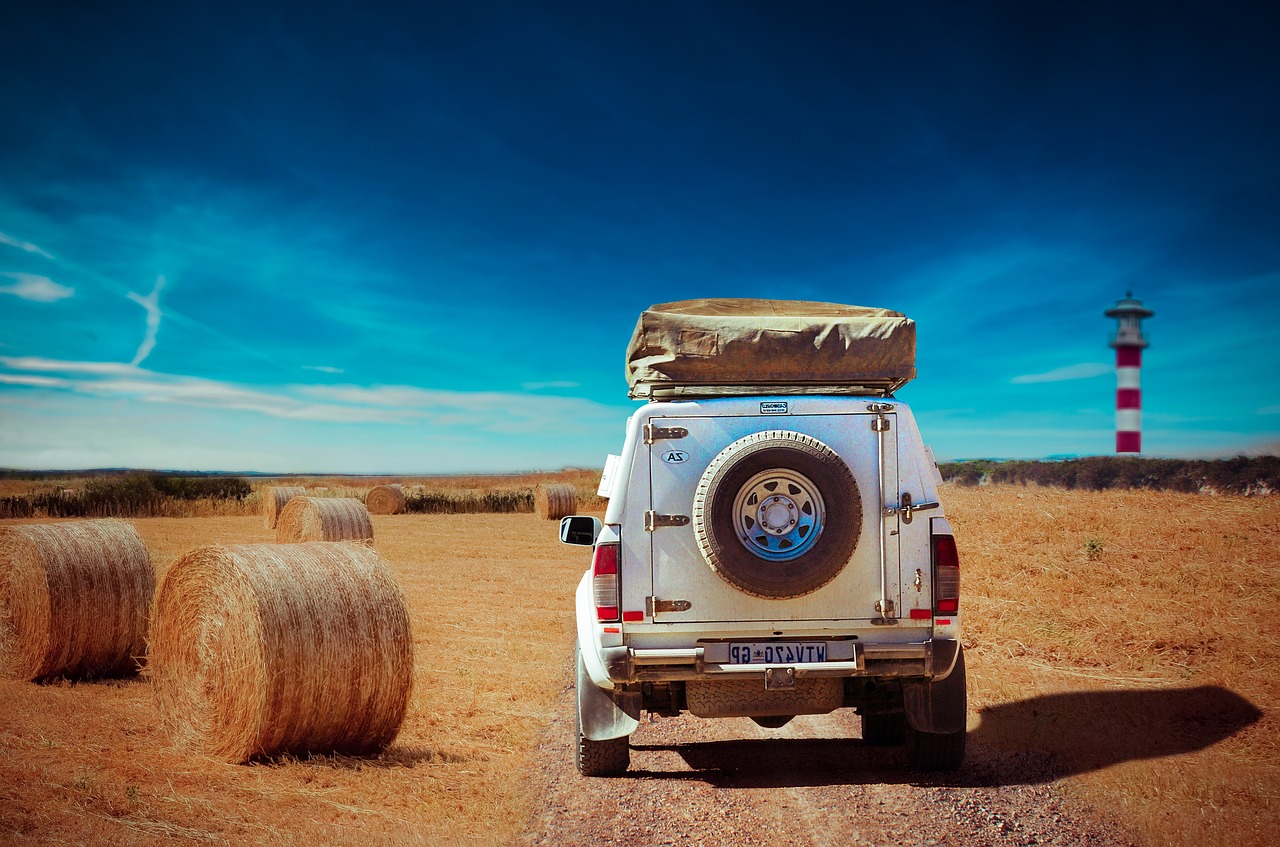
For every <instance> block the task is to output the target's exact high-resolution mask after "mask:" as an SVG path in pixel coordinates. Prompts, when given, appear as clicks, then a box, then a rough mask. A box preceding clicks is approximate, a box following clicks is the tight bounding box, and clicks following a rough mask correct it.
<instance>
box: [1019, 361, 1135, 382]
mask: <svg viewBox="0 0 1280 847" xmlns="http://www.w3.org/2000/svg"><path fill="white" fill-rule="evenodd" d="M1111 371H1112V366H1111V365H1106V364H1103V363H1101V362H1083V363H1081V364H1079V365H1066V366H1065V367H1061V368H1054V369H1053V370H1051V371H1045V372H1044V373H1039V374H1023V375H1022V376H1015V377H1014V378H1013V379H1011V380H1009V381H1010V382H1012V383H1015V384H1018V385H1024V384H1026V383H1032V382H1066V381H1067V380H1072V379H1093V378H1094V377H1095V376H1102V375H1103V374H1108V373H1111Z"/></svg>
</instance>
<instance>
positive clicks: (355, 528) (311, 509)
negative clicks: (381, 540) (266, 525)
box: [276, 497, 373, 544]
mask: <svg viewBox="0 0 1280 847" xmlns="http://www.w3.org/2000/svg"><path fill="white" fill-rule="evenodd" d="M276 541H279V542H281V543H282V544H291V543H295V542H298V541H370V542H371V541H373V522H372V521H371V520H369V510H368V509H366V508H365V506H364V503H361V502H360V501H359V500H356V499H354V498H351V497H294V498H293V499H292V500H290V501H289V502H288V503H286V504H285V507H284V510H283V511H281V512H280V518H279V520H277V521H276Z"/></svg>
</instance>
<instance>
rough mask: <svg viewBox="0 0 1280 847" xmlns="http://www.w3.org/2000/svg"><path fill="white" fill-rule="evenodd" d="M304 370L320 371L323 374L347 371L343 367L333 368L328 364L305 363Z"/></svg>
mask: <svg viewBox="0 0 1280 847" xmlns="http://www.w3.org/2000/svg"><path fill="white" fill-rule="evenodd" d="M302 369H303V370H304V371H319V372H320V373H322V374H340V373H346V371H344V370H343V369H342V368H332V367H329V366H328V365H303V366H302Z"/></svg>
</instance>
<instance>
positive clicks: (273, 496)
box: [262, 485, 307, 529]
mask: <svg viewBox="0 0 1280 847" xmlns="http://www.w3.org/2000/svg"><path fill="white" fill-rule="evenodd" d="M306 493H307V489H305V488H303V487H302V486H301V485H277V486H272V487H271V488H268V489H267V490H266V491H264V492H262V522H263V523H265V524H266V525H267V529H275V528H276V522H277V521H278V520H279V519H280V512H281V510H282V509H284V507H285V504H287V503H288V502H289V501H290V500H292V499H293V498H294V497H301V496H302V495H303V494H306Z"/></svg>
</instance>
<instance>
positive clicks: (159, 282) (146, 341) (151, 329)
mask: <svg viewBox="0 0 1280 847" xmlns="http://www.w3.org/2000/svg"><path fill="white" fill-rule="evenodd" d="M163 288H164V276H163V275H161V276H158V277H156V284H155V286H154V287H152V289H151V293H150V294H148V295H147V296H146V297H143V296H142V295H141V294H136V293H134V292H132V291H130V292H129V295H128V296H129V299H130V300H132V301H133V302H135V303H137V304H138V305H139V306H141V307H142V308H144V309H146V310H147V334H146V335H145V336H144V337H143V339H142V343H141V344H139V345H138V352H137V353H134V354H133V361H132V362H131V363H130V364H133V365H139V364H141V363H142V362H143V361H144V360H145V359H146V358H147V357H148V356H150V355H151V351H152V350H154V349H155V346H156V334H157V333H159V332H160V318H161V316H162V315H163V313H162V312H161V311H160V292H161V290H162V289H163Z"/></svg>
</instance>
